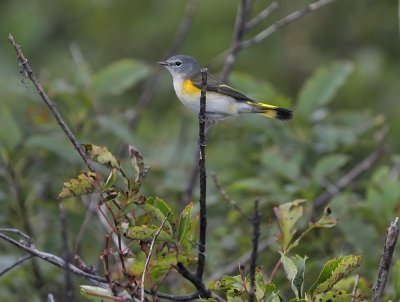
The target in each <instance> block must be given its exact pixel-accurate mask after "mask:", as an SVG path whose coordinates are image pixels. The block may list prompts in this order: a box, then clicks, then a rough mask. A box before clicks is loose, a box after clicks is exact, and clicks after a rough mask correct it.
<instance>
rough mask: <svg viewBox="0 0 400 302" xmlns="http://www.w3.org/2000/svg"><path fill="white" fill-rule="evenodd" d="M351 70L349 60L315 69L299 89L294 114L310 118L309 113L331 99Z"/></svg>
mask: <svg viewBox="0 0 400 302" xmlns="http://www.w3.org/2000/svg"><path fill="white" fill-rule="evenodd" d="M352 70H353V65H352V64H351V63H350V62H335V63H333V64H331V65H330V66H326V67H321V68H319V69H317V71H316V72H315V73H314V74H313V75H312V77H311V78H310V79H308V80H307V82H306V83H305V85H304V86H303V87H302V89H301V91H300V94H299V100H298V103H297V109H296V116H298V117H300V118H302V119H303V120H310V117H311V114H312V113H313V112H314V111H315V110H317V109H318V107H320V106H324V105H327V104H328V103H329V102H330V101H332V99H333V98H334V97H335V95H336V93H337V91H338V90H339V88H340V87H341V86H342V85H343V84H344V82H345V80H346V79H347V77H348V75H349V74H350V73H351V71H352Z"/></svg>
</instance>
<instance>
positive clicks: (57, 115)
mask: <svg viewBox="0 0 400 302" xmlns="http://www.w3.org/2000/svg"><path fill="white" fill-rule="evenodd" d="M8 40H9V41H10V43H11V45H12V46H13V47H14V49H15V52H16V53H17V59H18V63H19V65H20V66H21V68H22V71H23V73H24V74H26V75H27V76H28V77H29V79H30V80H31V81H32V83H33V85H34V86H35V88H36V90H37V92H38V93H39V95H40V97H41V98H42V100H43V101H44V102H45V104H46V105H47V106H48V107H49V109H50V111H51V113H52V114H53V116H54V118H55V119H56V121H57V123H58V125H59V126H60V127H61V129H62V130H63V131H64V132H65V134H66V135H67V136H68V138H69V140H70V141H71V143H72V145H73V146H74V148H75V149H76V151H78V153H79V155H80V156H81V157H82V159H83V161H84V162H85V164H86V166H87V167H88V168H89V170H90V171H95V169H94V167H93V164H92V162H91V160H90V159H89V158H88V157H87V156H86V154H85V151H84V150H83V148H82V146H81V145H80V144H79V143H78V141H77V139H76V138H75V135H74V134H73V133H72V131H71V130H70V129H69V127H68V125H67V124H66V123H65V122H64V120H63V118H62V117H61V115H60V113H59V112H58V110H57V108H56V106H55V105H54V103H53V102H52V100H51V99H50V98H49V97H48V96H47V94H46V92H45V91H44V90H43V88H42V85H41V84H40V82H39V80H38V79H37V78H36V76H35V74H34V73H33V70H32V68H31V66H30V65H29V63H28V59H27V58H26V57H25V56H24V54H23V53H22V50H21V46H19V45H18V44H17V43H16V42H15V41H14V38H13V36H12V35H11V34H9V35H8Z"/></svg>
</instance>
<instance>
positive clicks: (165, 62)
mask: <svg viewBox="0 0 400 302" xmlns="http://www.w3.org/2000/svg"><path fill="white" fill-rule="evenodd" d="M157 64H160V65H162V66H168V62H167V61H160V62H157Z"/></svg>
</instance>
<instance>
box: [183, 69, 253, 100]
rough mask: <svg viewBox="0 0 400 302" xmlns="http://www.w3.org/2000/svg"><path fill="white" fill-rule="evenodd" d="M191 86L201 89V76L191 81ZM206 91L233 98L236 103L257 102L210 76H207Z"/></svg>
mask: <svg viewBox="0 0 400 302" xmlns="http://www.w3.org/2000/svg"><path fill="white" fill-rule="evenodd" d="M191 80H192V82H193V85H194V86H196V87H197V88H199V89H201V75H199V76H196V77H194V78H192V79H191ZM207 91H210V92H217V93H221V94H224V95H227V96H230V97H232V98H234V99H235V100H236V101H238V102H257V101H256V100H254V99H252V98H249V97H248V96H246V95H244V94H243V93H241V92H239V91H237V90H236V89H234V88H232V87H230V86H228V85H226V84H224V83H222V82H221V81H219V80H217V79H216V78H215V77H214V76H213V75H212V74H207Z"/></svg>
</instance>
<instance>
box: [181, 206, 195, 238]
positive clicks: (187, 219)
mask: <svg viewBox="0 0 400 302" xmlns="http://www.w3.org/2000/svg"><path fill="white" fill-rule="evenodd" d="M192 208H193V203H189V204H188V205H187V206H186V207H185V208H184V209H183V211H182V213H181V216H180V218H179V224H178V244H179V243H181V242H182V240H183V239H184V238H185V237H186V235H187V233H188V232H189V231H190V228H191V222H192V217H191V216H192Z"/></svg>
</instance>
